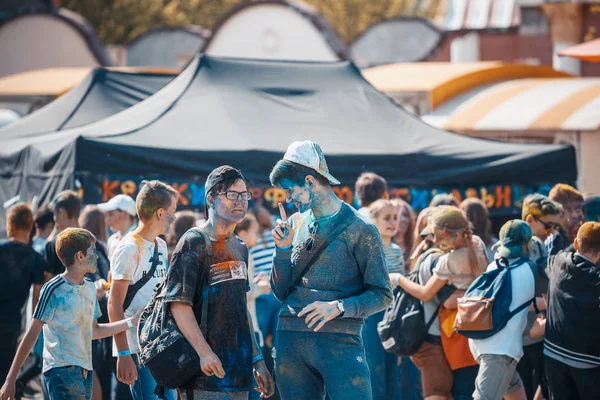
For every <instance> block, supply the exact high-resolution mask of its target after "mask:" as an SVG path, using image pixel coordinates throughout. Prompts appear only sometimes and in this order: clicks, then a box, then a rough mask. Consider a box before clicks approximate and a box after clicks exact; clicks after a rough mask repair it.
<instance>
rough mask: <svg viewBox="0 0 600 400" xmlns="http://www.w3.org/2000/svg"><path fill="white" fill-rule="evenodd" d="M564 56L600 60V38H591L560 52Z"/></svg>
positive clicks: (593, 60) (584, 59) (592, 60)
mask: <svg viewBox="0 0 600 400" xmlns="http://www.w3.org/2000/svg"><path fill="white" fill-rule="evenodd" d="M558 55H560V56H563V57H572V58H578V59H580V60H583V61H591V62H600V39H594V40H590V41H588V42H583V43H580V44H578V45H576V46H573V47H569V48H568V49H565V50H562V51H559V52H558Z"/></svg>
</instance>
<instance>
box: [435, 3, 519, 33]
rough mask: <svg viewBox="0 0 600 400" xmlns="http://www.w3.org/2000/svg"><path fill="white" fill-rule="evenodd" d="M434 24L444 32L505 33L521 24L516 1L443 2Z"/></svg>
mask: <svg viewBox="0 0 600 400" xmlns="http://www.w3.org/2000/svg"><path fill="white" fill-rule="evenodd" d="M435 22H436V24H437V25H438V26H439V27H440V29H442V30H443V31H445V32H466V31H505V30H507V29H514V28H517V27H518V26H519V25H520V24H521V12H520V7H519V4H518V1H517V0H477V1H474V0H471V1H469V0H445V1H443V2H442V6H441V7H439V10H438V15H437V16H436V18H435Z"/></svg>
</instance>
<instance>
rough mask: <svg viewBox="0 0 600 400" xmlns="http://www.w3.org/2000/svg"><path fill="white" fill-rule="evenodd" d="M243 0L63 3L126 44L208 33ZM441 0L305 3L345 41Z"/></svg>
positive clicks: (426, 12) (108, 39) (426, 10)
mask: <svg viewBox="0 0 600 400" xmlns="http://www.w3.org/2000/svg"><path fill="white" fill-rule="evenodd" d="M246 1H248V0H83V1H82V0H62V1H61V5H62V7H65V8H68V9H70V10H73V11H75V12H77V13H79V14H81V15H82V16H83V17H85V18H86V19H87V20H88V22H89V23H90V24H91V25H92V27H93V28H94V29H95V30H96V32H97V33H98V36H99V37H100V39H101V40H102V41H104V43H107V44H126V43H128V42H130V41H131V40H132V39H134V38H135V37H136V36H138V35H140V34H142V33H143V32H145V31H147V30H148V29H151V28H157V27H165V26H185V25H189V24H193V25H200V26H202V27H204V28H208V29H211V30H212V29H213V28H214V27H215V25H216V24H217V23H218V21H219V20H220V19H221V18H223V16H224V15H225V14H226V13H227V12H228V11H229V10H230V9H231V8H232V7H234V6H236V5H238V4H240V3H243V2H246ZM442 1H443V0H305V2H306V3H309V4H311V5H313V6H314V7H315V8H316V9H317V10H318V11H319V12H321V13H322V14H323V15H324V16H325V17H326V18H327V20H328V21H329V22H330V23H331V24H332V25H333V26H334V28H335V29H336V30H337V31H338V33H339V34H340V36H341V37H342V39H344V40H345V41H346V42H350V41H352V39H354V38H355V37H356V36H357V35H358V34H360V33H361V32H362V31H364V30H365V29H366V28H368V27H369V26H370V25H372V24H373V23H375V22H378V21H381V20H383V19H389V18H394V17H399V16H420V17H428V18H433V17H434V16H435V14H436V12H437V9H438V7H439V6H440V4H441V3H442Z"/></svg>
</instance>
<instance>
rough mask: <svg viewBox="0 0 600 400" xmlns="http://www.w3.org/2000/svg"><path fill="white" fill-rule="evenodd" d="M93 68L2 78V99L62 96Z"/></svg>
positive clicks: (138, 69) (161, 71)
mask: <svg viewBox="0 0 600 400" xmlns="http://www.w3.org/2000/svg"><path fill="white" fill-rule="evenodd" d="M109 69H110V70H113V71H122V72H138V73H154V74H177V73H178V72H179V70H177V69H174V68H148V67H118V68H117V67H114V68H109ZM92 70H93V68H91V67H61V68H45V69H38V70H35V71H26V72H21V73H18V74H14V75H8V76H4V77H1V78H0V97H21V96H60V95H61V94H63V93H65V92H67V91H68V90H70V89H71V88H73V87H75V86H77V85H78V84H79V83H81V82H82V81H83V80H84V79H85V77H86V76H88V75H89V73H90V72H92Z"/></svg>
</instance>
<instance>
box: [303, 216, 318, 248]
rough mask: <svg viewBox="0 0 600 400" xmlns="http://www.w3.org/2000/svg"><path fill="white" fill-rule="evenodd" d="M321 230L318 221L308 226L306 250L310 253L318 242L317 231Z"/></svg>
mask: <svg viewBox="0 0 600 400" xmlns="http://www.w3.org/2000/svg"><path fill="white" fill-rule="evenodd" d="M318 228H319V223H318V222H317V221H315V222H311V224H310V225H308V239H306V250H307V251H308V252H309V253H312V251H313V249H314V247H315V243H316V241H317V229H318Z"/></svg>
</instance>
